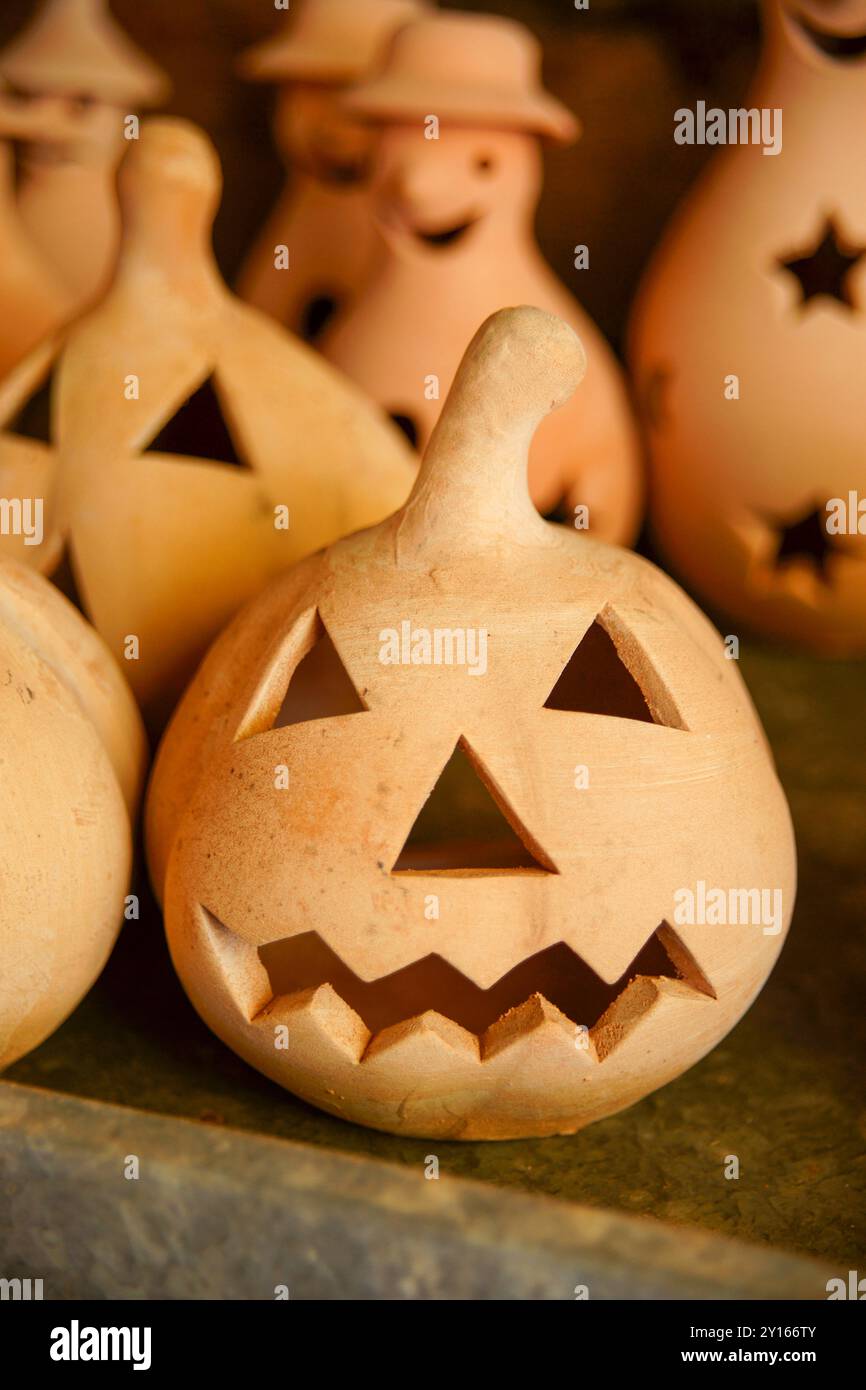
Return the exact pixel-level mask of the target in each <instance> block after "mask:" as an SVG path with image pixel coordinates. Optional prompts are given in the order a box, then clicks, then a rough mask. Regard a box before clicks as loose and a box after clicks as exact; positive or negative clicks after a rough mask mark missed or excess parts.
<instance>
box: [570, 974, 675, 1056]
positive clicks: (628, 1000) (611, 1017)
mask: <svg viewBox="0 0 866 1390" xmlns="http://www.w3.org/2000/svg"><path fill="white" fill-rule="evenodd" d="M659 983H660V982H659V981H658V980H655V979H650V978H649V976H647V975H638V976H637V977H636V979H634V980H631V981H630V982H629V983H628V984H627V985H626V987H625V989H624V990H623V991H622V994H620V995H619V997H618V998H616V999H614V1001H613V1003H612V1004H611V1005H610V1007H609V1008H607V1009H606V1010H605V1012H604V1013H603V1014H602V1016H601V1018H600V1019H599V1020H598V1023H597V1024H596V1025H595V1027H594V1028H593V1030H592V1038H593V1042H594V1043H595V1046H596V1050H597V1052H598V1060H599V1061H600V1062H603V1061H604V1059H605V1057H609V1056H610V1054H611V1053H612V1052H613V1050H614V1048H615V1047H619V1045H620V1043H621V1042H622V1040H623V1038H626V1037H627V1036H628V1034H629V1033H630V1032H631V1031H632V1029H633V1028H635V1027H636V1026H637V1024H638V1023H640V1022H641V1021H642V1020H643V1019H644V1017H645V1016H646V1015H647V1014H648V1013H649V1011H650V1009H652V1008H654V1007H655V1005H656V1004H657V1003H658V998H659ZM666 983H667V981H666ZM690 993H692V994H693V993H694V991H690Z"/></svg>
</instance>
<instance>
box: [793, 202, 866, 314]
mask: <svg viewBox="0 0 866 1390" xmlns="http://www.w3.org/2000/svg"><path fill="white" fill-rule="evenodd" d="M864 255H866V247H860V248H854V247H852V245H851V243H850V242H846V241H845V239H844V238H842V237H840V234H839V230H838V228H837V226H836V224H835V222H834V221H833V219H832V218H831V219H830V220H829V221H828V222H827V225H826V228H825V230H824V235H823V236H822V238H821V240H820V241H819V242H818V245H817V246H816V247H815V249H814V251H812V252H811V253H810V254H809V255H808V256H792V257H791V259H790V260H786V261H780V262H779V264H780V266H781V268H782V269H783V270H787V271H789V272H790V273H791V275H794V276H796V278H797V280H798V281H799V282H800V293H801V295H802V298H801V300H800V304H801V306H804V305H806V304H808V303H809V301H810V300H812V299H817V298H819V297H820V296H821V295H824V296H826V297H827V298H829V299H835V300H837V301H838V302H839V303H840V304H845V305H846V306H847V307H848V308H849V309H853V308H855V307H856V305H855V304H854V300H853V299H852V298H851V291H850V289H849V287H848V278H849V276H850V274H851V271H852V270H853V269H854V267H855V266H856V265H857V264H858V263H859V262H860V260H861V259H862V258H863V256H864Z"/></svg>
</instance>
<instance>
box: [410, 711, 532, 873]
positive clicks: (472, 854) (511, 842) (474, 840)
mask: <svg viewBox="0 0 866 1390" xmlns="http://www.w3.org/2000/svg"><path fill="white" fill-rule="evenodd" d="M508 870H516V871H518V872H522V873H553V874H555V873H557V872H558V871H557V869H556V867H555V866H554V864H553V863H552V862H551V861H550V859H548V857H547V855H545V853H544V851H543V850H542V849H541V848H540V846H539V845H538V844H536V843H535V842H534V841H533V839H532V836H531V835H530V834H529V832H528V831H527V830H526V828H525V827H524V826H522V825H521V824H520V822H519V820H518V818H517V816H516V815H515V813H514V812H513V811H512V810H511V809H510V808H507V807H506V804H505V802H504V799H503V798H502V797H501V795H500V794H499V793H498V792H497V793H496V794H494V792H493V790H492V782H488V781H487V780H486V779H483V778H482V776H481V772H480V765H476V760H475V757H474V755H473V756H472V757H470V756H469V753H468V749H467V745H466V743H465V740H463V739H460V740H459V742H458V743H457V746H456V747H455V749H454V752H453V753H452V754H451V757H450V758H449V760H448V762H447V763H446V764H445V767H444V768H443V770H442V772H441V773H440V774H439V778H438V780H437V782H436V784H435V786H434V788H433V790H432V792H431V793H430V795H429V797H428V798H427V800H426V801H425V803H424V805H423V806H422V807H421V810H420V811H419V812H418V815H417V816H416V818H415V823H414V825H413V826H412V829H411V830H410V831H409V834H408V836H407V838H406V842H405V844H404V845H403V848H402V849H401V851H400V853H399V855H398V856H397V859H396V861H395V863H394V867H393V869H392V870H391V872H392V873H395V874H401V873H422V874H431V873H433V874H437V873H438V874H445V873H450V874H462V875H464V876H471V875H481V874H501V873H503V872H506V871H508Z"/></svg>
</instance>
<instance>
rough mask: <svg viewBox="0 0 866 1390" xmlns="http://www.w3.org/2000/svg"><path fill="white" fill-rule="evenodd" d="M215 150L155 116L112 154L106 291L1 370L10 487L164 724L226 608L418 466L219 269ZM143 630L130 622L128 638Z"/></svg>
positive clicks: (387, 428) (41, 557)
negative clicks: (119, 156)
mask: <svg viewBox="0 0 866 1390" xmlns="http://www.w3.org/2000/svg"><path fill="white" fill-rule="evenodd" d="M219 186H220V173H219V164H218V161H217V157H216V154H215V151H214V150H213V147H212V146H211V145H210V143H209V141H208V139H207V137H206V136H205V135H204V134H203V132H201V131H199V130H197V129H196V127H195V126H192V125H190V124H188V123H187V122H184V121H178V120H169V119H153V120H151V121H149V122H145V123H144V124H143V126H142V130H141V138H140V140H138V141H134V142H131V144H130V149H129V153H128V156H127V158H126V160H125V161H124V164H123V166H122V169H121V174H120V199H121V205H122V209H123V215H124V237H123V244H122V248H121V256H120V262H119V267H118V273H117V276H116V278H115V281H114V283H113V285H112V288H111V291H110V293H109V294H108V296H107V297H106V298H105V299H104V300H103V302H102V303H101V304H100V305H99V307H98V308H97V309H96V310H94V311H93V312H92V313H91V314H89V315H88V316H86V317H85V318H83V319H81V320H80V321H78V322H76V324H75V325H74V327H73V328H72V329H71V330H70V331H69V333H68V334H67V335H66V338H65V340H64V341H63V342H62V343H54V344H52V343H47V344H45V345H44V346H43V348H41V349H40V350H38V351H37V352H36V353H35V354H33V355H32V356H31V357H28V358H27V359H25V360H24V361H23V362H22V363H20V364H19V366H18V367H17V368H16V370H15V371H14V372H13V373H12V375H11V377H10V378H7V380H6V382H4V383H3V384H2V386H0V421H2V422H3V423H4V424H5V432H4V433H3V434H0V495H3V496H7V497H9V496H17V497H19V498H20V499H21V500H22V502H26V501H28V500H29V501H30V502H31V503H33V502H34V501H36V500H38V499H40V498H41V499H42V501H43V504H44V505H43V535H42V538H41V541H40V542H39V543H32V539H33V538H28V536H27V535H25V534H17V535H16V534H10V535H8V536H5V537H4V538H3V545H4V546H5V547H6V548H7V549H8V550H10V551H11V550H14V552H15V554H16V557H17V558H19V559H21V560H23V561H25V562H27V563H29V564H31V565H33V566H34V567H38V568H41V569H43V570H44V571H46V572H49V573H50V572H53V570H54V569H55V567H56V566H57V564H58V561H59V559H60V557H61V556H62V554H63V552H64V550H66V551H67V552H68V558H69V562H70V565H71V570H72V573H73V576H74V580H75V584H76V586H77V591H78V595H79V597H80V601H81V603H82V605H83V607H84V608H85V609H86V611H87V613H88V615H89V616H90V617H91V619H92V621H93V623H94V624H95V626H96V627H97V629H98V630H99V631H100V632H101V633H102V634H103V636H104V637H105V638H106V640H107V642H108V644H109V646H110V647H111V649H112V651H113V652H114V654H115V655H116V657H117V658H118V659H124V660H125V662H126V666H127V669H128V674H129V679H130V683H131V684H132V686H133V689H134V691H135V693H136V695H137V696H138V697H139V700H140V702H141V704H142V706H143V708H144V709H145V712H146V713H147V715H148V717H149V718H150V719H151V721H152V722H153V723H155V724H158V723H160V722H161V721H162V719H163V718H164V716H165V715H166V714H167V712H168V711H169V710H170V707H171V705H172V704H173V702H174V701H175V700H176V698H177V696H178V695H179V694H180V692H181V690H182V688H183V685H184V683H185V681H186V680H187V679H188V678H189V676H190V675H191V674H192V671H193V670H194V669H195V665H196V663H197V661H198V659H199V657H200V656H201V654H202V653H203V651H204V650H205V649H206V647H207V645H208V643H209V642H210V641H211V640H212V639H213V637H214V636H215V635H216V633H217V632H218V631H219V629H220V627H221V626H223V624H224V623H225V622H226V621H227V619H228V618H229V617H230V616H231V615H232V613H233V612H234V611H235V610H236V609H237V608H239V607H240V605H241V604H242V602H243V601H244V600H245V599H246V598H248V597H250V596H251V595H252V594H253V593H254V592H256V591H257V590H258V589H259V588H261V587H262V585H263V584H264V582H265V581H266V580H267V579H268V578H270V577H272V576H273V575H274V574H275V573H276V572H278V571H279V570H280V569H283V568H285V567H286V566H287V565H288V564H291V563H293V562H294V561H296V560H298V559H300V558H301V557H302V556H303V555H306V554H309V553H311V552H312V551H314V550H316V549H318V548H319V547H320V546H322V545H326V544H328V542H330V541H332V540H334V539H336V538H337V537H338V536H340V535H343V534H345V533H346V532H348V531H352V530H354V529H356V528H357V527H359V526H364V525H367V524H369V523H371V522H373V521H376V520H379V519H380V518H381V517H382V516H383V515H385V514H387V513H388V512H389V511H390V510H391V509H392V508H393V507H394V506H396V505H397V504H398V503H399V502H400V501H402V500H403V498H405V496H406V494H407V493H408V491H409V488H410V486H411V483H412V479H413V477H414V473H415V467H414V463H413V459H412V455H411V453H410V451H409V449H408V447H407V446H406V444H405V442H404V441H403V439H402V436H401V435H400V433H399V431H398V430H397V429H396V428H395V427H394V426H393V425H392V424H391V423H390V422H389V421H387V420H386V419H385V417H384V416H383V415H382V414H381V412H379V411H378V410H377V409H376V408H375V407H374V406H373V405H372V404H371V403H370V402H369V401H367V400H366V399H365V398H364V397H363V395H362V394H361V393H360V391H358V389H357V388H356V387H355V386H354V385H353V384H352V383H350V382H348V381H346V380H344V379H343V378H342V377H341V376H340V375H339V373H338V372H336V371H335V370H334V369H333V368H332V367H329V366H328V365H327V364H326V363H324V362H322V360H321V358H319V357H318V356H317V355H316V354H315V353H314V352H313V351H312V350H311V349H310V348H307V347H306V346H304V345H303V344H302V343H300V342H298V341H297V340H296V339H294V338H292V337H291V335H289V334H288V333H286V332H285V331H284V330H283V329H281V328H280V327H278V325H276V324H274V323H273V322H272V321H271V320H270V319H268V318H266V317H265V316H264V315H263V314H260V313H259V312H258V311H256V310H254V309H251V308H250V307H249V306H247V305H244V304H242V303H241V302H240V301H239V300H238V299H236V298H235V297H234V296H233V295H231V294H230V293H229V292H228V290H227V289H226V287H225V285H224V284H223V282H222V281H221V279H220V278H219V274H218V271H217V268H216V265H215V262H214V259H213V254H212V251H211V247H210V229H211V223H212V220H213V214H214V209H215V206H216V203H217V201H218V196H219ZM133 639H134V641H133Z"/></svg>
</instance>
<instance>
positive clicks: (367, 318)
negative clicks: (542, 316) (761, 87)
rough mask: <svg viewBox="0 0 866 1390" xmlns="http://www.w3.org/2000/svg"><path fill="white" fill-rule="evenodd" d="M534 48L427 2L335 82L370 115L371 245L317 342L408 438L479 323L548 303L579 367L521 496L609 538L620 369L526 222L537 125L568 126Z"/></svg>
mask: <svg viewBox="0 0 866 1390" xmlns="http://www.w3.org/2000/svg"><path fill="white" fill-rule="evenodd" d="M540 62H541V52H540V48H539V46H538V44H537V42H536V40H535V39H534V38H533V37H532V36H531V35H530V34H529V33H528V31H527V30H525V29H524V28H523V27H522V26H521V25H519V24H516V23H514V22H512V21H511V20H506V19H497V18H493V17H486V18H484V17H477V16H473V15H455V14H449V15H445V14H441V15H431V16H430V17H429V18H424V19H419V20H417V21H416V22H414V23H412V24H409V25H406V26H405V27H404V28H403V29H401V30H399V31H398V33H397V34H396V35H395V36H394V39H393V40H392V42H391V45H390V48H389V50H388V55H387V58H386V61H385V64H384V66H383V68H382V69H381V71H380V72H379V74H378V75H376V76H374V77H372V78H370V79H369V80H368V81H367V82H365V83H363V84H361V85H360V86H359V87H357V88H356V89H355V90H354V91H353V92H351V93H350V94H349V96H348V97H347V99H346V104H347V107H348V108H349V109H350V110H352V111H354V112H356V113H357V114H359V115H362V116H364V117H366V118H367V119H368V120H370V121H372V122H374V123H376V124H377V125H378V126H379V127H380V130H381V136H380V141H379V145H378V153H377V159H376V165H375V168H374V173H373V193H374V197H375V206H376V212H377V218H378V224H379V227H380V230H381V233H382V236H383V238H384V246H385V255H384V256H383V258H382V261H381V263H380V265H379V267H378V269H377V270H376V272H375V274H374V276H373V278H372V279H371V280H370V282H369V283H368V284H367V286H366V288H365V290H364V292H363V293H362V294H361V295H360V296H359V297H358V300H357V301H356V303H355V304H354V306H353V307H350V308H349V309H348V310H347V311H346V313H345V314H344V315H342V316H340V317H338V318H337V319H336V320H335V322H334V325H333V328H332V330H330V331H329V332H327V333H326V335H325V337H324V339H323V342H322V350H323V352H324V353H325V355H326V356H327V357H328V358H329V360H330V361H332V362H333V363H335V365H337V366H339V367H341V368H342V370H343V371H345V372H346V373H347V374H348V375H349V376H351V377H354V379H355V380H356V381H357V382H359V384H360V385H361V386H363V388H364V389H365V391H367V392H368V394H369V395H371V396H372V397H373V398H374V400H377V401H379V402H380V403H381V404H382V405H383V406H384V408H385V409H386V410H387V411H388V412H389V414H391V415H393V416H394V417H395V418H398V419H399V420H400V421H401V423H402V424H403V426H404V428H405V429H406V430H407V433H408V434H409V437H410V439H412V440H413V442H415V443H416V444H417V445H418V447H419V449H421V450H423V449H424V447H425V446H426V444H427V441H428V439H429V437H430V433H431V431H432V429H433V426H434V424H435V423H436V419H437V417H438V414H439V411H440V409H441V405H442V400H444V398H445V395H446V394H447V391H448V388H449V386H450V385H451V381H452V378H453V376H454V373H455V371H456V369H457V365H458V363H459V361H460V357H461V354H462V352H463V349H464V347H465V345H466V343H467V342H468V340H469V339H470V338H471V337H472V335H473V333H474V332H475V331H476V329H477V328H478V326H479V324H481V323H482V322H483V320H484V319H485V318H487V316H488V315H489V314H490V313H492V312H494V311H495V310H496V309H500V308H503V307H506V306H507V305H510V304H520V303H526V304H536V305H538V306H539V307H541V308H543V309H547V310H550V311H552V312H554V313H557V314H558V315H560V316H561V317H562V318H564V319H565V320H566V321H567V322H569V323H571V324H572V326H573V327H574V328H576V329H577V330H578V332H579V333H580V335H581V338H582V339H583V342H584V344H585V346H586V351H587V358H588V368H587V377H586V382H585V384H584V389H583V391H582V392H581V395H580V399H579V401H577V400H576V401H574V402H572V403H570V404H569V405H567V406H566V408H565V409H564V410H563V411H561V412H558V413H557V414H556V415H552V416H550V417H549V418H548V419H547V420H545V422H544V424H543V425H542V427H541V429H540V430H539V432H538V436H537V438H536V440H535V443H534V445H533V450H532V456H531V459H530V472H529V481H530V490H531V493H532V497H533V500H534V501H535V503H536V505H537V507H538V508H539V510H540V511H541V512H542V513H543V514H545V515H546V514H549V513H552V512H554V511H557V510H558V511H559V512H561V513H562V514H563V515H564V516H565V517H566V518H567V519H568V521H569V522H570V523H572V524H574V525H576V526H578V527H579V528H585V527H586V526H587V523H588V526H589V529H591V530H592V531H593V532H594V533H595V534H596V535H598V536H600V537H602V538H604V539H608V540H615V541H619V542H623V543H625V542H628V541H630V540H632V539H633V537H634V535H635V532H636V529H637V526H638V520H639V515H640V504H641V481H640V467H639V449H638V442H637V435H636V428H635V425H634V422H633V420H632V416H631V412H630V407H629V404H628V400H627V396H626V391H625V387H624V383H623V379H622V374H621V372H620V369H619V366H618V364H617V363H616V361H615V359H614V356H613V353H612V352H611V350H610V348H609V347H608V345H607V343H606V342H605V341H604V339H603V338H602V336H601V334H600V333H599V331H598V329H597V328H596V327H595V326H594V324H593V323H592V322H591V321H590V319H589V317H588V316H587V314H586V313H585V312H584V311H583V310H582V309H581V307H580V306H579V305H578V303H577V301H576V300H575V299H574V298H573V297H572V295H571V294H570V293H569V292H568V290H567V289H566V288H565V287H564V286H563V285H562V284H560V282H559V281H558V280H557V279H556V277H555V276H554V274H553V272H552V271H551V269H550V267H549V266H548V265H547V264H546V262H545V261H544V260H543V258H542V256H541V253H540V251H539V249H538V247H537V245H536V242H535V239H534V236H533V229H532V223H533V216H534V212H535V206H536V203H537V201H538V196H539V191H540V186H541V178H542V164H541V138H547V139H550V140H556V141H562V142H568V141H570V140H572V139H573V138H574V137H575V136H576V134H577V131H578V125H577V122H576V120H575V119H574V117H573V116H572V115H571V114H570V112H568V111H567V110H566V109H565V108H564V107H563V106H562V105H561V104H560V103H559V102H557V101H556V100H554V99H553V98H552V97H550V96H548V95H547V94H546V93H545V92H544V91H543V90H542V88H541V85H540V79H539V71H540ZM433 122H435V124H433ZM584 509H586V510H584Z"/></svg>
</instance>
